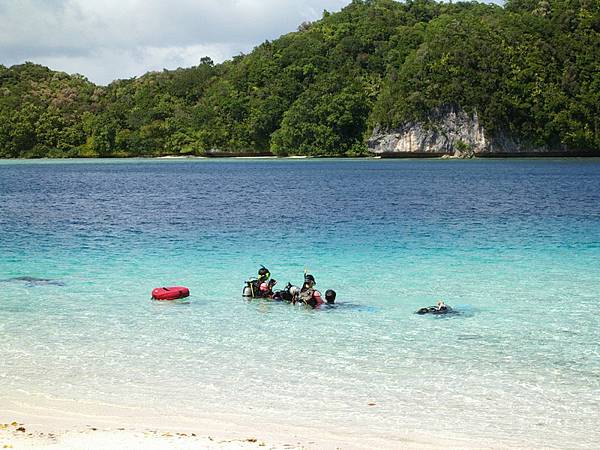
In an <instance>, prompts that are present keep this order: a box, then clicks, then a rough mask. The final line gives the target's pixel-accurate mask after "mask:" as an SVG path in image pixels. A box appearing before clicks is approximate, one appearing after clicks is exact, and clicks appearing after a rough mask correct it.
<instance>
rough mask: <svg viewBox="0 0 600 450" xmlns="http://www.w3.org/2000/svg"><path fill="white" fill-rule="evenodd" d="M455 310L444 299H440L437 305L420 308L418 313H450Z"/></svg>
mask: <svg viewBox="0 0 600 450" xmlns="http://www.w3.org/2000/svg"><path fill="white" fill-rule="evenodd" d="M451 312H454V310H453V309H452V308H451V307H450V306H448V305H446V304H445V303H444V301H443V300H439V301H438V302H437V304H436V305H435V306H426V307H424V308H421V309H419V310H418V311H417V312H416V313H417V314H421V315H422V314H448V313H451Z"/></svg>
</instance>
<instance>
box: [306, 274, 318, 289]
mask: <svg viewBox="0 0 600 450" xmlns="http://www.w3.org/2000/svg"><path fill="white" fill-rule="evenodd" d="M304 284H305V285H306V286H309V287H313V286H314V285H315V284H317V282H316V281H315V277H313V276H312V275H311V274H310V273H307V274H306V275H304Z"/></svg>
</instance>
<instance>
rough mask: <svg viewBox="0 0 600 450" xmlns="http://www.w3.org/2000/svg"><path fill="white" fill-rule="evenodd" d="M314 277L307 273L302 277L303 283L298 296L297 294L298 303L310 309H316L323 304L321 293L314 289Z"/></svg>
mask: <svg viewBox="0 0 600 450" xmlns="http://www.w3.org/2000/svg"><path fill="white" fill-rule="evenodd" d="M316 284H317V282H316V281H315V277H314V276H312V275H311V274H309V273H307V274H305V275H304V283H303V284H302V287H301V288H300V294H298V301H300V302H302V303H304V304H305V305H308V306H310V307H311V308H313V309H314V308H317V307H319V306H320V305H322V304H323V299H322V298H321V293H320V292H319V291H317V290H316V289H315V285H316Z"/></svg>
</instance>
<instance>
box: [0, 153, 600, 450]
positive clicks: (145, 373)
mask: <svg viewBox="0 0 600 450" xmlns="http://www.w3.org/2000/svg"><path fill="white" fill-rule="evenodd" d="M260 264H264V265H266V266H267V267H268V268H269V269H270V270H271V273H272V274H273V277H274V278H276V279H277V280H279V281H280V286H283V285H285V283H286V282H287V281H292V282H294V283H300V282H301V280H302V272H303V270H304V268H309V269H310V271H311V273H313V274H314V275H315V277H316V279H317V283H318V284H317V287H318V288H320V289H321V291H324V290H326V289H328V288H333V289H335V290H336V291H337V292H338V300H339V302H340V306H339V307H338V308H336V309H328V310H319V311H309V310H305V309H302V308H296V307H291V306H289V305H284V304H272V303H268V302H264V301H263V302H260V301H255V302H251V303H248V302H245V301H243V300H242V297H241V289H242V286H243V282H244V280H246V279H247V278H249V277H250V276H252V275H254V274H255V272H256V270H257V269H258V267H259V266H260ZM22 276H31V277H37V278H43V279H50V280H56V281H57V282H56V283H53V282H51V283H44V282H41V283H31V282H28V281H23V280H10V279H11V278H14V277H22ZM0 279H2V280H5V281H0V352H1V354H2V358H1V359H0V399H2V398H4V399H12V400H15V399H16V400H19V401H23V402H26V403H27V402H28V403H32V402H34V401H35V398H42V397H43V398H45V399H50V400H52V399H55V400H57V401H58V400H61V399H77V400H82V401H86V402H89V403H91V404H93V403H98V404H109V405H121V406H126V407H140V408H145V409H147V410H151V411H159V412H160V413H161V414H171V415H186V416H194V415H197V416H202V415H203V414H207V412H208V413H210V412H215V413H216V412H232V413H236V414H239V415H242V416H244V415H246V416H248V417H260V418H263V419H265V420H274V421H276V422H274V423H277V424H283V425H285V424H290V425H293V424H297V423H298V422H299V421H300V422H303V420H299V418H303V417H318V418H319V420H317V421H315V424H314V425H315V426H316V427H320V428H322V429H333V430H347V431H348V432H349V433H350V432H361V433H370V434H372V435H377V436H383V437H394V436H397V435H398V434H399V433H400V432H403V431H406V430H408V431H415V432H424V433H425V434H426V435H433V436H437V437H440V438H441V439H443V438H444V437H454V436H457V437H467V438H470V439H475V440H478V441H480V442H496V443H500V444H499V445H502V446H511V445H515V446H516V445H522V446H534V447H539V446H547V447H556V448H597V446H598V443H599V442H600V430H599V429H598V427H597V422H598V417H600V344H599V342H600V331H599V330H600V316H599V314H598V308H599V307H600V161H599V160H597V159H588V160H577V159H572V160H560V159H556V160H484V161H478V160H477V161H389V160H298V161H297V160H235V161H234V160H192V161H190V160H183V161H182V160H176V161H171V160H169V161H157V160H127V161H67V162H64V161H34V162H22V161H16V162H15V161H10V162H0ZM165 285H166V286H168V285H185V286H188V287H189V288H190V290H191V292H192V295H191V297H190V298H189V301H188V302H176V303H163V302H154V301H151V300H150V298H149V297H150V291H151V290H152V288H154V287H157V286H165ZM439 298H442V299H444V300H445V301H446V302H447V303H448V304H450V305H452V306H453V307H454V308H455V309H456V310H457V311H458V312H459V313H460V314H457V315H454V316H451V317H429V316H418V315H415V314H413V312H414V311H415V310H416V309H418V308H419V307H421V306H427V305H431V304H433V303H435V301H436V300H437V299H439ZM369 403H375V406H368V404H369ZM357 430H358V431H357Z"/></svg>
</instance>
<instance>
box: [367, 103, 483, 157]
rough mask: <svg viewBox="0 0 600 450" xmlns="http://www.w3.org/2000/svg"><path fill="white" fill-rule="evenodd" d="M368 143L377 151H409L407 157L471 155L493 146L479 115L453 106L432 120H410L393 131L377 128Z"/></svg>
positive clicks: (371, 149)
mask: <svg viewBox="0 0 600 450" xmlns="http://www.w3.org/2000/svg"><path fill="white" fill-rule="evenodd" d="M368 145H369V150H370V151H371V152H373V153H375V154H386V153H398V154H402V153H406V154H407V155H406V156H410V155H411V154H412V155H414V156H444V155H447V156H457V157H469V156H473V155H475V154H477V153H482V152H486V151H489V148H490V142H489V140H488V139H487V137H486V134H485V130H484V129H483V127H482V126H481V124H480V123H479V119H478V117H477V114H474V115H473V116H472V117H470V116H469V115H468V114H467V113H466V112H464V111H456V110H454V109H452V108H446V109H444V110H442V111H439V112H437V113H436V114H434V115H433V117H432V120H431V123H427V124H423V123H420V122H408V123H406V124H404V126H402V127H400V128H399V129H396V130H393V131H389V132H385V131H382V130H380V129H377V128H376V129H375V130H374V131H373V135H372V136H371V138H370V139H369V143H368ZM398 156H401V155H398Z"/></svg>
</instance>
